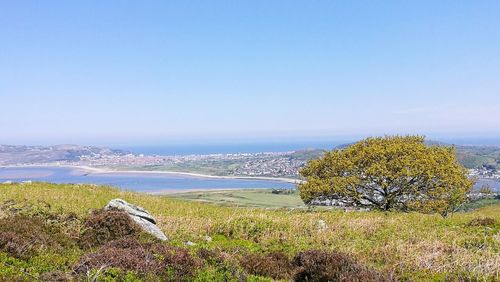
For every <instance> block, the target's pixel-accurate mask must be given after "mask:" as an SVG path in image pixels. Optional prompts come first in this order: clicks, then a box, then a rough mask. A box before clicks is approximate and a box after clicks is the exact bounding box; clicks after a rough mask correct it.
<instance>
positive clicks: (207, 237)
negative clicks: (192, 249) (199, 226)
mask: <svg viewBox="0 0 500 282" xmlns="http://www.w3.org/2000/svg"><path fill="white" fill-rule="evenodd" d="M204 238H205V241H207V242H208V243H210V242H212V237H210V236H205V237H204Z"/></svg>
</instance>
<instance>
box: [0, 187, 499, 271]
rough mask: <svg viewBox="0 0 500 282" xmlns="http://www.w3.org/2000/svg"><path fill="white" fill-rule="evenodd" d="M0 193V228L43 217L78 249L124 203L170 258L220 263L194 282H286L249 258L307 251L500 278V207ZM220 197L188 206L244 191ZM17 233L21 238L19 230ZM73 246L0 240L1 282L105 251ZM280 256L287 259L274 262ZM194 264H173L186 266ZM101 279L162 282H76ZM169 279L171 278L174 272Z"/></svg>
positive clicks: (385, 266) (384, 265) (68, 267)
mask: <svg viewBox="0 0 500 282" xmlns="http://www.w3.org/2000/svg"><path fill="white" fill-rule="evenodd" d="M0 191H1V193H0V207H2V208H1V209H0V218H3V219H2V220H7V219H8V218H9V216H11V215H10V213H12V212H14V213H20V214H27V215H29V216H32V217H40V218H42V219H43V220H44V222H45V224H48V225H49V226H52V227H51V228H55V227H53V226H59V227H60V228H62V230H65V232H66V233H68V234H72V235H71V236H70V237H71V238H72V240H79V237H81V234H83V233H84V232H85V227H84V226H83V222H84V221H85V219H86V218H88V217H89V216H91V214H90V212H91V211H92V210H96V209H100V208H102V207H103V206H105V205H106V203H107V202H108V201H109V200H111V199H113V198H122V199H124V200H126V201H128V202H130V203H133V204H137V205H140V206H142V207H144V208H146V209H147V210H148V211H150V212H151V213H152V214H153V215H154V216H155V217H156V219H157V222H158V226H159V227H160V228H161V229H162V230H163V231H164V232H165V233H166V234H167V235H168V237H169V238H170V240H169V241H168V242H167V243H161V244H164V245H166V246H172V247H176V248H179V249H173V250H176V251H174V253H175V252H181V253H182V252H184V251H183V250H187V252H188V253H190V254H199V253H200V251H201V253H206V252H208V251H211V252H216V253H218V254H221V255H220V257H221V258H223V259H221V260H222V262H220V261H218V260H215V261H216V262H213V260H210V259H205V260H203V261H204V263H203V264H202V265H201V266H198V267H194V266H193V267H191V268H192V269H191V268H190V269H189V270H190V271H194V270H195V271H194V272H193V273H191V275H192V276H190V277H191V278H190V279H189V280H196V281H211V280H220V279H222V278H221V277H223V278H224V279H227V280H229V281H232V280H234V281H236V280H237V279H241V277H245V278H246V279H247V280H248V281H270V280H271V278H270V277H272V276H273V275H278V276H279V275H284V274H283V273H284V272H283V273H281V274H280V273H279V272H278V273H277V272H276V271H274V272H273V269H274V268H273V267H278V266H279V267H282V266H283V265H282V264H279V262H276V264H271V266H268V268H264V269H263V268H262V264H252V260H251V259H252V258H255V257H256V258H257V260H258V261H266V260H268V261H266V263H271V262H273V259H275V258H276V257H280V258H281V259H282V260H285V259H287V258H292V257H294V256H296V255H297V254H298V253H300V252H303V251H308V250H329V251H330V250H334V251H336V252H339V253H340V254H343V256H344V255H345V256H347V257H349V259H348V260H346V261H347V262H349V264H352V263H354V262H355V263H356V265H362V266H363V267H366V268H369V269H372V270H374V271H376V272H377V273H380V274H382V275H387V277H392V278H393V279H397V280H403V281H405V280H412V281H432V280H434V281H442V280H445V279H448V280H449V281H455V280H461V281H463V280H467V279H470V280H476V279H477V280H479V281H498V279H499V276H498V275H499V273H498V271H499V269H500V234H499V230H500V225H499V222H500V205H498V204H493V205H489V206H485V207H481V208H479V209H476V210H473V211H469V212H463V213H456V214H453V215H451V216H449V217H447V218H443V217H441V216H439V215H424V214H418V213H393V212H389V213H382V212H344V211H340V210H316V209H289V208H280V209H269V208H268V209H262V208H248V207H225V206H220V205H215V204H209V203H200V202H195V201H186V200H183V199H173V198H168V197H162V196H151V195H145V194H139V193H133V192H122V191H119V190H116V189H113V188H108V187H100V186H93V185H55V184H46V183H33V184H10V185H0ZM221 193H222V194H219V195H213V194H212V195H209V194H203V193H202V194H201V195H200V194H196V193H195V194H193V195H192V196H190V198H196V197H200V198H202V199H203V198H208V199H214V198H215V199H216V200H214V202H217V201H224V200H221V199H224V198H226V197H229V199H231V198H237V197H240V196H241V194H239V193H240V192H231V193H229V194H224V193H227V192H221ZM250 195H251V196H250ZM250 195H249V194H248V192H247V194H245V195H244V197H253V198H252V199H259V197H260V198H262V197H265V198H267V197H270V196H271V195H269V194H265V193H264V194H260V193H255V194H250ZM290 197H293V195H292V196H290ZM2 203H3V204H2ZM23 211H25V212H23ZM6 218H7V219H6ZM63 219H64V220H63ZM60 222H62V223H60ZM68 222H70V223H71V224H70V223H68ZM12 224H13V225H14V224H15V222H14V223H12ZM4 227H5V225H4ZM1 228H2V227H0V235H1V234H10V233H8V232H7V231H5V232H7V233H2V232H1V231H2V229H1ZM9 228H10V227H9ZM51 228H49V229H50V230H53V229H51ZM19 229H20V230H22V229H23V228H22V226H21V227H19ZM44 230H45V229H44ZM82 232H83V233H82ZM11 235H12V234H11ZM207 238H210V240H209V239H207ZM186 242H190V243H189V244H186ZM193 243H194V244H193ZM68 246H69V247H67V248H63V249H51V248H49V247H48V246H47V245H43V246H42V247H40V248H41V250H42V251H39V252H35V253H33V254H32V255H31V256H28V257H23V256H20V257H16V256H14V255H12V254H11V253H9V250H10V249H9V248H8V244H7V243H5V241H4V245H2V239H1V236H0V281H1V280H5V281H9V280H12V279H13V278H15V279H18V280H27V281H31V280H36V279H40V278H41V277H47V276H44V275H47V273H50V275H55V274H54V273H57V274H58V275H70V274H71V275H73V274H74V272H75V265H76V264H78V263H82V257H86V256H88V255H89V253H91V252H98V251H99V250H103V249H98V248H94V249H90V250H86V249H82V248H79V247H77V246H75V245H74V244H69V245H68ZM2 248H3V249H2ZM207 250H208V251H207ZM104 251H106V250H105V249H104ZM107 251H109V250H107ZM113 251H114V252H116V249H113ZM275 253H279V254H281V255H283V256H281V255H269V254H275ZM113 254H115V253H113ZM268 255H269V256H268ZM94 256H95V254H94ZM116 256H117V255H116V254H115V255H114V259H116ZM187 257H189V256H188V255H185V256H183V257H182V259H179V260H173V261H175V262H176V263H179V264H182V263H184V264H188V262H189V260H188V259H186V258H187ZM341 257H342V256H341ZM351 259H352V261H354V262H352V261H351ZM249 261H250V262H249ZM269 261H271V262H269ZM127 262H129V261H127ZM128 265H129V264H128ZM284 265H288V264H284ZM129 266H130V265H129ZM259 267H261V268H259ZM356 267H357V266H356ZM172 269H173V270H172V271H174V272H175V271H177V270H178V269H177V268H176V267H175V265H174V266H173V268H172ZM193 269H194V270H193ZM280 269H282V268H280ZM356 269H358V268H356ZM360 269H361V268H360ZM362 269H365V268H362ZM184 270H185V269H184ZM120 273H121V274H120ZM242 273H246V274H245V275H246V276H242V275H243V274H242ZM273 273H274V274H273ZM98 274H99V275H101V276H100V277H101V278H102V279H103V280H104V279H106V281H113V279H120V280H127V279H128V280H129V281H137V279H143V280H150V281H154V280H155V279H157V278H158V277H156V276H153V277H151V276H148V275H146V274H141V270H140V269H139V270H137V269H135V270H133V271H128V272H126V273H123V270H120V268H118V269H116V267H115V268H109V269H106V268H102V269H100V271H99V269H97V270H95V269H94V270H92V269H91V270H89V271H88V272H86V273H83V274H81V273H80V275H83V276H76V277H77V278H78V279H82V280H85V279H88V278H89V277H93V276H92V275H94V276H96V275H97V276H98ZM167 274H169V275H170V274H171V275H174V274H172V272H167ZM117 277H119V278H117ZM283 279H285V280H288V278H286V277H285V278H283ZM167 280H168V279H167Z"/></svg>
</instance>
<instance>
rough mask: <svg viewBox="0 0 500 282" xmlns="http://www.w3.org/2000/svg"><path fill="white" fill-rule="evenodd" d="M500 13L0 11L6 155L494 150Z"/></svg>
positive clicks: (153, 4)
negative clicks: (192, 147) (462, 143)
mask: <svg viewBox="0 0 500 282" xmlns="http://www.w3.org/2000/svg"><path fill="white" fill-rule="evenodd" d="M499 14H500V1H421V0H419V1H268V0H265V1H258V0H252V1H186V0H183V1H90V0H86V1H50V0H49V1H24V0H20V1H7V0H0V105H1V108H0V131H1V134H0V144H56V143H75V144H162V143H168V142H181V143H183V142H186V143H189V142H211V141H214V140H215V141H217V140H219V141H220V140H247V141H248V140H288V141H290V140H313V139H318V140H319V139H328V138H337V139H342V138H343V139H349V138H355V137H362V136H370V135H383V134H423V135H427V136H430V137H432V138H436V139H439V138H441V139H446V138H448V139H450V138H465V139H467V138H469V139H471V138H483V139H485V138H486V139H488V138H489V139H492V140H493V139H495V138H497V139H495V140H500V17H499V16H498V15H499ZM215 141H214V142H215Z"/></svg>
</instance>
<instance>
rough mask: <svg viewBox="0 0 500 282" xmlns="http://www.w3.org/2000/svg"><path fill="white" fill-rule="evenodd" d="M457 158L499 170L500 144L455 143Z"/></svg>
mask: <svg viewBox="0 0 500 282" xmlns="http://www.w3.org/2000/svg"><path fill="white" fill-rule="evenodd" d="M352 144H354V143H346V144H341V145H338V146H336V147H335V148H334V149H344V148H347V147H349V146H350V145H352ZM425 144H427V145H430V146H431V145H438V146H453V144H449V143H444V142H440V141H435V140H428V141H425ZM455 147H456V149H457V159H458V161H459V162H460V163H461V164H462V165H463V166H465V167H466V168H481V167H488V168H493V169H496V170H500V146H461V145H455Z"/></svg>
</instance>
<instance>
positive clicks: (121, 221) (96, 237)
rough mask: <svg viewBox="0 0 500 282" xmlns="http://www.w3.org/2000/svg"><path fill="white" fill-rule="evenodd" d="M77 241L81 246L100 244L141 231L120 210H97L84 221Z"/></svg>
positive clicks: (88, 246)
mask: <svg viewBox="0 0 500 282" xmlns="http://www.w3.org/2000/svg"><path fill="white" fill-rule="evenodd" d="M84 227H85V230H84V232H83V233H82V236H81V237H80V240H79V243H80V246H81V247H82V248H91V247H97V246H101V245H103V244H105V243H107V242H110V241H113V240H117V239H120V238H123V237H126V236H134V235H137V234H138V233H140V232H141V229H140V227H139V226H137V224H136V223H135V222H134V221H133V220H132V219H131V218H130V217H129V216H128V215H127V214H126V213H125V212H121V211H105V210H98V211H95V212H93V213H92V214H91V215H90V217H89V218H87V220H86V221H85V225H84Z"/></svg>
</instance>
